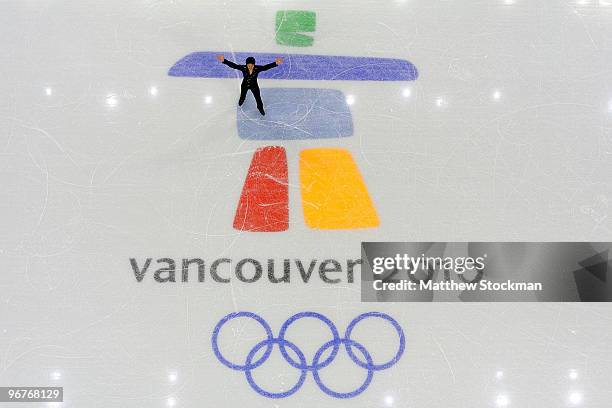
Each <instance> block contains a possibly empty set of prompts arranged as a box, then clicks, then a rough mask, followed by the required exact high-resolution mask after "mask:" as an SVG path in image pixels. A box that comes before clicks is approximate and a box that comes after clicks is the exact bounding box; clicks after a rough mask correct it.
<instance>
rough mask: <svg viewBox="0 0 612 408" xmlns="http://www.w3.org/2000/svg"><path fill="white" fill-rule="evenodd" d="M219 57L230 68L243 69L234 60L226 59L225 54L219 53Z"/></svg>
mask: <svg viewBox="0 0 612 408" xmlns="http://www.w3.org/2000/svg"><path fill="white" fill-rule="evenodd" d="M217 59H218V60H219V61H221V62H222V63H223V64H225V65H227V66H228V67H230V68H234V69H242V68H241V67H240V65H238V64H234V63H233V62H232V61H229V60H226V59H225V57H224V56H223V55H217Z"/></svg>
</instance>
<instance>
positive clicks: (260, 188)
mask: <svg viewBox="0 0 612 408" xmlns="http://www.w3.org/2000/svg"><path fill="white" fill-rule="evenodd" d="M287 173H288V170H287V154H286V153H285V149H284V148H283V147H280V146H267V147H263V148H260V149H257V151H256V152H255V153H254V154H253V159H252V160H251V166H250V167H249V172H248V174H247V176H246V180H245V181H244V187H243V188H242V194H241V196H240V201H239V202H238V208H237V209H236V216H235V217H234V228H236V229H237V230H241V231H258V232H276V231H285V230H287V229H288V228H289V186H288V177H287Z"/></svg>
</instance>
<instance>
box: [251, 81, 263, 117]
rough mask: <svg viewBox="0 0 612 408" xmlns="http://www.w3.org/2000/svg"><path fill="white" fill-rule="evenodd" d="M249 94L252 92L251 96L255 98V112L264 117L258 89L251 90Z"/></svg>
mask: <svg viewBox="0 0 612 408" xmlns="http://www.w3.org/2000/svg"><path fill="white" fill-rule="evenodd" d="M251 92H253V96H254V97H255V101H257V110H258V111H259V113H261V114H262V115H265V114H266V111H264V107H263V102H262V100H261V94H260V93H259V87H255V88H252V89H251Z"/></svg>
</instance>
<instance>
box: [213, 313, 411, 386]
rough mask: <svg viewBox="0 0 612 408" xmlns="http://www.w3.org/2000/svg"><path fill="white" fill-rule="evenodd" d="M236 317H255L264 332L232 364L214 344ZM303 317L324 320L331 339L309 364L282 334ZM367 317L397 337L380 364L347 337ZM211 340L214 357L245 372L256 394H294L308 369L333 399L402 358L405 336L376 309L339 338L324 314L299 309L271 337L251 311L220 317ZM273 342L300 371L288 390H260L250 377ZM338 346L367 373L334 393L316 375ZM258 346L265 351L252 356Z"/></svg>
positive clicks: (304, 378) (265, 358) (355, 321)
mask: <svg viewBox="0 0 612 408" xmlns="http://www.w3.org/2000/svg"><path fill="white" fill-rule="evenodd" d="M240 317H243V318H250V319H253V320H255V321H256V322H257V323H259V324H260V325H261V326H262V327H263V328H264V330H265V332H266V339H265V340H263V341H260V342H259V343H257V344H255V346H253V348H252V349H251V351H250V352H249V353H248V355H247V357H246V359H245V362H244V364H237V363H233V362H231V361H229V360H227V359H226V358H225V357H224V356H223V355H222V353H221V351H220V350H219V344H218V339H219V332H220V330H221V328H222V327H223V325H225V324H226V323H227V322H229V321H230V320H233V319H237V318H240ZM303 318H314V319H318V320H320V321H321V322H322V323H324V324H325V325H326V326H327V327H328V328H329V330H330V332H331V335H332V339H331V340H329V341H328V342H326V343H324V344H323V345H322V346H321V347H320V348H319V349H318V350H317V352H316V353H315V355H314V358H313V361H312V363H310V364H309V363H308V362H307V361H306V357H305V356H304V353H303V352H302V351H301V350H300V349H299V348H298V346H296V345H295V344H294V343H292V342H290V341H289V340H287V339H286V338H285V336H286V335H287V330H288V329H289V326H291V325H292V324H293V323H295V322H296V321H297V320H299V319H303ZM368 318H379V319H383V320H386V321H387V322H389V323H390V324H391V326H393V328H394V329H395V331H396V332H397V334H398V336H399V349H398V350H397V353H395V355H394V356H393V358H392V359H391V360H389V361H387V362H384V363H381V364H376V363H374V361H373V359H372V356H371V355H370V353H369V352H368V350H367V349H366V348H365V347H364V346H363V345H362V344H361V343H358V342H357V341H355V340H353V339H351V333H352V332H353V330H354V329H355V326H356V325H357V324H358V323H359V322H361V321H362V320H364V319H368ZM211 340H212V348H213V351H214V352H215V356H216V357H217V359H218V360H219V361H220V362H221V363H222V364H223V365H225V366H226V367H229V368H231V369H232V370H236V371H243V372H244V373H245V375H246V379H247V382H248V383H249V385H250V386H251V388H252V389H253V390H254V391H255V392H257V393H258V394H260V395H262V396H264V397H267V398H285V397H288V396H290V395H292V394H294V393H295V392H297V391H298V390H299V389H300V388H301V387H302V385H303V384H304V381H305V380H306V376H307V374H308V372H309V371H311V372H312V376H313V378H314V380H315V382H316V383H317V385H318V386H319V388H320V389H321V391H323V392H324V393H326V394H327V395H329V396H332V397H335V398H353V397H355V396H357V395H359V394H361V393H362V392H364V391H365V390H366V389H367V388H368V386H369V385H370V383H371V382H372V378H373V377H374V372H376V371H381V370H386V369H387V368H389V367H391V366H393V365H394V364H395V363H397V362H398V360H399V359H400V358H401V357H402V354H404V348H405V346H406V339H405V337H404V331H403V330H402V328H401V327H400V325H399V323H398V322H397V321H396V320H395V319H393V318H392V317H391V316H389V315H387V314H384V313H379V312H368V313H363V314H361V315H359V316H357V317H356V318H354V319H353V320H352V321H351V323H350V324H349V325H348V327H347V328H346V332H345V333H344V337H340V335H339V333H338V329H337V328H336V326H335V325H334V324H333V323H332V321H331V320H329V319H328V318H327V317H325V316H324V315H322V314H319V313H315V312H301V313H297V314H295V315H293V316H291V317H290V318H289V319H287V320H286V321H285V323H283V325H282V327H281V329H280V332H279V334H278V337H274V335H273V334H272V329H271V328H270V325H269V324H268V323H267V322H266V321H265V320H264V319H263V318H262V317H260V316H259V315H257V314H255V313H252V312H237V313H230V314H228V315H227V316H225V317H224V318H222V319H221V320H220V321H219V323H217V325H216V326H215V328H214V330H213V334H212V339H211ZM274 345H278V348H279V349H280V352H281V354H282V356H283V358H284V359H285V361H287V363H288V364H289V365H291V366H292V367H294V368H297V369H298V370H300V371H301V373H300V377H299V379H298V380H297V383H296V384H295V385H293V386H292V387H291V388H290V389H289V390H287V391H284V392H270V391H267V390H264V389H263V388H262V387H260V386H259V385H258V384H256V383H255V380H254V379H253V373H252V371H253V370H254V369H255V368H257V367H259V366H261V365H262V364H264V363H265V362H266V360H267V359H268V358H269V357H270V354H272V349H273V348H274ZM340 346H344V349H345V350H346V352H347V354H348V356H349V357H350V358H351V360H352V361H353V362H354V363H355V364H356V365H358V366H359V367H361V368H364V369H365V370H367V376H366V379H365V381H364V382H363V383H362V384H361V385H360V386H359V387H358V388H356V389H355V390H353V391H350V392H337V391H334V390H332V389H331V388H329V387H328V386H327V385H325V384H324V383H323V381H322V380H321V376H320V374H319V370H321V369H322V368H324V367H327V366H329V365H330V364H331V363H332V362H333V361H334V359H335V358H336V355H337V354H338V352H339V351H340ZM330 348H331V353H329V356H328V357H326V358H322V357H323V355H324V353H325V352H326V351H327V350H329V349H330ZM262 349H265V350H264V352H263V354H262V355H261V357H259V358H257V359H255V356H256V355H257V354H258V353H259V352H260V350H262ZM287 349H289V350H291V351H292V352H293V353H294V355H295V356H297V358H298V360H299V361H295V359H294V358H293V357H291V356H290V355H289V352H288V351H287ZM354 349H357V351H358V352H359V354H360V355H361V357H358V356H357V355H356V353H355V352H354Z"/></svg>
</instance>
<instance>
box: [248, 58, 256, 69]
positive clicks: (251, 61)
mask: <svg viewBox="0 0 612 408" xmlns="http://www.w3.org/2000/svg"><path fill="white" fill-rule="evenodd" d="M246 66H247V68H248V69H253V67H254V66H255V58H253V57H248V58H247V59H246Z"/></svg>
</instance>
